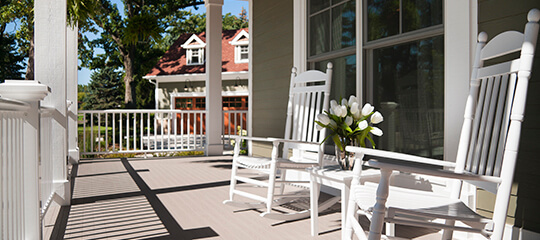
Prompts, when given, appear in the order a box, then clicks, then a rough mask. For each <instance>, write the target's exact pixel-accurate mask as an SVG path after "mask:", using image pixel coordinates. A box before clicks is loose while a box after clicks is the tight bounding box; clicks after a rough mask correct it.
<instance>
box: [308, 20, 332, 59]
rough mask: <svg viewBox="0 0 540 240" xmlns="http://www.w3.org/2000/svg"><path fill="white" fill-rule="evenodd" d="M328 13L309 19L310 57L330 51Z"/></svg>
mask: <svg viewBox="0 0 540 240" xmlns="http://www.w3.org/2000/svg"><path fill="white" fill-rule="evenodd" d="M329 21H330V12H329V11H326V12H322V13H320V14H317V15H315V16H313V17H311V18H310V21H309V25H310V27H309V41H310V51H309V53H310V55H311V56H313V55H317V54H320V53H325V52H328V51H329V50H330V41H329V40H330V39H329V36H328V35H329V32H330V22H329Z"/></svg>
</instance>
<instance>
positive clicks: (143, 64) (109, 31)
mask: <svg viewBox="0 0 540 240" xmlns="http://www.w3.org/2000/svg"><path fill="white" fill-rule="evenodd" d="M71 1H73V2H76V4H74V5H79V6H84V8H83V7H78V8H74V9H73V10H71V11H72V12H73V13H74V14H73V15H72V16H74V18H73V19H74V21H77V22H78V26H79V27H80V29H81V31H82V32H83V33H90V34H96V35H98V38H95V39H94V40H90V39H89V38H88V36H86V34H84V35H82V38H81V40H82V41H81V44H80V45H79V55H80V56H81V60H82V66H83V67H87V68H89V69H92V70H95V69H99V68H103V67H104V66H110V67H117V68H122V69H123V71H124V75H123V82H124V88H125V91H124V103H125V105H126V106H127V107H129V108H135V107H140V106H144V105H146V104H145V103H137V102H136V98H135V96H136V92H137V91H136V88H137V85H138V84H146V82H147V81H145V80H143V79H142V76H144V75H145V74H146V72H148V70H149V69H150V68H151V67H152V66H153V65H154V64H155V63H156V62H157V59H158V58H159V56H161V55H162V54H163V53H164V50H163V49H161V48H159V47H156V46H157V44H158V43H159V42H160V41H161V38H162V34H164V33H165V29H166V28H167V26H168V21H167V20H168V19H176V18H179V17H182V16H184V15H185V13H183V12H182V11H180V10H181V9H183V8H186V7H189V6H197V5H199V4H203V3H204V2H203V1H202V0H175V1H171V0H146V1H136V0H131V1H130V0H125V1H123V6H118V5H117V4H114V3H112V2H111V1H110V0H89V1H88V0H87V1H82V0H71ZM80 9H82V10H80ZM96 48H101V49H103V50H104V53H103V54H97V55H96V56H94V50H95V49H96ZM145 92H149V94H151V92H153V91H145Z"/></svg>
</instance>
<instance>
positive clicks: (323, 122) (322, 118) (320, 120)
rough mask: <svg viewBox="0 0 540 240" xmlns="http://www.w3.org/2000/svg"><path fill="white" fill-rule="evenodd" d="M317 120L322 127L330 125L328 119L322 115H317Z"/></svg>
mask: <svg viewBox="0 0 540 240" xmlns="http://www.w3.org/2000/svg"><path fill="white" fill-rule="evenodd" d="M317 120H318V121H319V122H321V123H322V124H323V125H328V124H329V123H330V118H329V117H328V116H327V115H326V114H322V113H319V114H318V115H317ZM317 125H318V124H317Z"/></svg>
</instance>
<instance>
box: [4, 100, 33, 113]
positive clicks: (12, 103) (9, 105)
mask: <svg viewBox="0 0 540 240" xmlns="http://www.w3.org/2000/svg"><path fill="white" fill-rule="evenodd" d="M29 108H30V105H29V104H28V103H25V102H22V101H18V100H14V99H9V98H3V97H0V111H26V110H28V109H29Z"/></svg>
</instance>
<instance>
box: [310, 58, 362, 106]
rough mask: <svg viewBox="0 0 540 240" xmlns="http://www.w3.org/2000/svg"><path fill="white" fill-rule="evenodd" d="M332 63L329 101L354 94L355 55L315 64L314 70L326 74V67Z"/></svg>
mask: <svg viewBox="0 0 540 240" xmlns="http://www.w3.org/2000/svg"><path fill="white" fill-rule="evenodd" d="M328 62H332V64H333V65H334V66H333V69H332V70H333V72H332V89H331V91H330V99H336V100H339V99H340V98H349V96H350V95H355V94H356V55H350V56H345V57H339V58H334V59H330V60H327V61H321V62H316V63H315V69H317V70H320V71H323V72H326V65H327V64H328Z"/></svg>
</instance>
